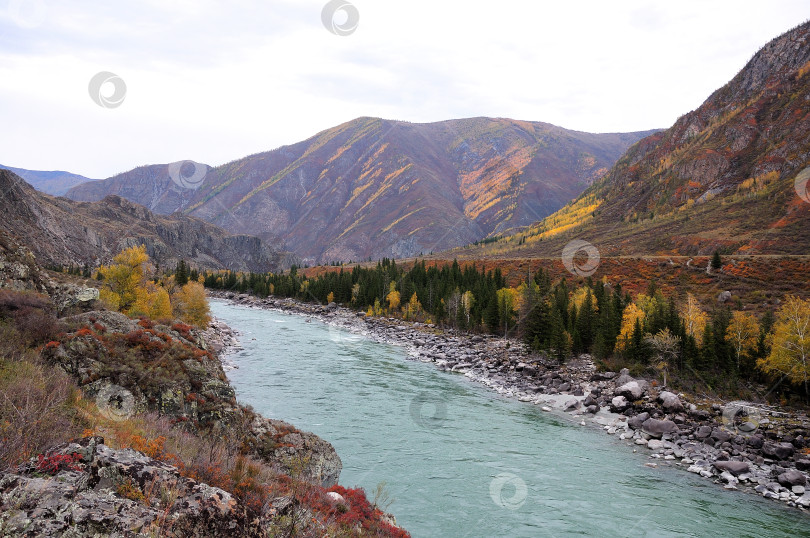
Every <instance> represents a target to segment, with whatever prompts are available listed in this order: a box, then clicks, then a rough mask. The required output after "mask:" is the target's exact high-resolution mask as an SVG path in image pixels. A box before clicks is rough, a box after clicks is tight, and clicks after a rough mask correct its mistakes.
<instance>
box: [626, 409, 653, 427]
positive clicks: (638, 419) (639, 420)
mask: <svg viewBox="0 0 810 538" xmlns="http://www.w3.org/2000/svg"><path fill="white" fill-rule="evenodd" d="M648 418H650V414H649V413H647V412H644V413H639V414H638V415H636V416H634V417H630V418H629V419H628V420H627V425H628V426H630V427H631V428H633V429H634V430H640V429H641V425H642V424H644V421H645V420H647V419H648Z"/></svg>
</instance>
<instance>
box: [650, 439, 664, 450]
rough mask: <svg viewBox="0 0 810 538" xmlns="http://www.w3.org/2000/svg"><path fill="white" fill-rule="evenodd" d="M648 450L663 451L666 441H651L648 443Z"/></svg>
mask: <svg viewBox="0 0 810 538" xmlns="http://www.w3.org/2000/svg"><path fill="white" fill-rule="evenodd" d="M647 448H649V449H650V450H661V449H662V448H664V441H660V440H658V439H650V440H649V441H647Z"/></svg>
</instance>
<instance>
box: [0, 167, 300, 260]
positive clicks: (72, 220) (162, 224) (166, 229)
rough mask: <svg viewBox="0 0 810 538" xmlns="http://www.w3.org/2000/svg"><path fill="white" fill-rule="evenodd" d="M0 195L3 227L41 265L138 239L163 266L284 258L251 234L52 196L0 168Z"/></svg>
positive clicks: (104, 256) (125, 204) (91, 255)
mask: <svg viewBox="0 0 810 538" xmlns="http://www.w3.org/2000/svg"><path fill="white" fill-rule="evenodd" d="M0 193H2V196H0V213H2V214H3V222H4V224H3V229H4V230H5V231H7V232H9V233H10V234H12V235H13V236H16V237H17V238H18V239H19V240H20V241H21V242H22V243H23V244H25V245H26V246H28V247H29V248H30V249H31V250H32V251H33V253H34V254H35V255H36V257H37V259H38V261H39V262H40V263H43V264H53V265H68V264H90V265H91V266H94V265H98V264H99V263H106V262H109V260H110V259H111V258H112V257H113V256H114V255H115V254H116V253H118V252H119V251H120V250H122V249H123V248H126V247H130V246H133V245H139V244H145V245H146V247H147V252H148V253H149V255H150V256H151V257H152V259H153V260H154V261H155V262H156V263H157V264H159V265H162V266H164V267H165V266H174V265H175V264H176V263H177V262H178V261H179V260H180V259H185V260H186V261H188V262H190V263H192V264H193V265H196V266H197V267H199V268H206V269H222V268H229V269H233V270H251V271H269V270H275V269H278V268H279V266H281V265H284V264H285V262H287V261H288V260H287V259H286V258H285V255H284V253H281V252H278V251H275V250H272V249H271V248H270V247H268V246H267V245H266V244H265V243H264V242H262V241H261V240H260V239H259V238H257V237H253V236H247V235H231V234H229V233H227V232H225V231H224V230H222V229H220V228H218V227H216V226H214V225H212V224H209V223H207V222H205V221H202V220H200V219H197V218H193V217H188V216H185V215H171V216H162V215H156V214H154V213H152V212H151V211H149V210H148V209H146V208H144V207H143V206H140V205H137V204H134V203H132V202H129V201H127V200H124V199H123V198H121V197H119V196H108V197H106V198H104V199H103V200H101V201H99V202H74V201H72V200H68V199H66V198H56V197H53V196H50V195H48V194H44V193H40V192H38V191H36V190H35V189H34V188H33V187H31V185H29V184H28V183H26V182H25V181H23V179H22V178H20V177H19V176H17V175H16V174H14V173H13V172H10V171H8V170H0Z"/></svg>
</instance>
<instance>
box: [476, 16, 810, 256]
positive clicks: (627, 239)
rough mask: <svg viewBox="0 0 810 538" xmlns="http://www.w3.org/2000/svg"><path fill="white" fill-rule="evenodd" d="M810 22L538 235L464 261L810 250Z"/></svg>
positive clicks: (637, 149)
mask: <svg viewBox="0 0 810 538" xmlns="http://www.w3.org/2000/svg"><path fill="white" fill-rule="evenodd" d="M808 133H810V22H808V23H804V24H802V25H800V26H798V27H796V28H794V29H793V30H791V31H789V32H787V33H785V34H784V35H782V36H780V37H778V38H777V39H775V40H773V41H771V42H770V43H768V44H767V45H765V46H764V47H763V48H762V49H761V50H760V51H759V52H758V53H757V54H756V55H755V56H754V57H753V58H752V59H751V60H750V61H749V62H748V64H747V65H746V66H745V67H744V68H743V69H742V70H741V71H740V72H739V73H738V74H737V76H735V77H734V79H733V80H731V81H730V82H729V83H728V84H726V85H725V86H723V87H722V88H720V89H719V90H717V91H716V92H714V93H713V94H712V95H711V96H710V97H709V98H708V99H707V100H706V101H705V102H704V103H703V104H702V105H701V106H700V107H699V108H698V109H697V110H695V111H692V112H690V113H688V114H686V115H684V116H682V117H681V118H679V119H678V121H677V122H676V123H675V125H673V126H672V127H671V128H670V129H668V130H666V131H664V132H661V133H657V134H654V135H652V136H650V137H648V138H646V139H644V140H642V141H640V142H639V143H637V144H635V145H634V146H633V147H631V148H630V149H629V150H628V151H627V153H626V154H625V155H624V156H623V157H622V158H621V159H619V161H618V162H617V163H616V165H615V166H614V167H613V168H612V169H611V170H610V172H609V173H608V174H606V175H605V177H604V178H603V179H601V180H600V181H598V182H597V183H595V184H594V185H593V186H591V187H590V188H589V189H587V190H586V191H585V192H584V193H583V194H582V195H581V196H580V197H579V198H578V199H577V200H575V201H574V202H572V203H571V204H569V205H568V206H566V207H565V208H563V209H562V210H560V211H559V212H558V213H556V214H554V215H552V216H550V217H548V218H547V219H545V220H544V221H543V222H542V223H540V224H539V225H537V226H535V227H533V228H532V229H531V230H528V231H527V232H526V233H522V234H518V235H516V236H513V237H510V238H507V239H505V240H503V241H500V242H498V243H496V244H492V245H487V246H486V248H483V249H467V251H465V252H464V254H463V255H464V256H470V257H476V256H487V255H497V256H515V257H525V256H559V255H560V252H561V250H562V247H563V246H564V245H565V244H566V243H567V242H568V241H570V240H572V239H575V238H576V239H583V240H587V241H589V242H591V243H593V244H594V245H595V246H597V247H598V248H599V250H600V252H601V253H602V255H610V254H619V255H620V254H706V253H711V252H713V251H714V250H716V249H720V250H722V251H724V252H728V253H738V254H806V253H807V252H810V233H808V232H810V196H808V194H807V177H808V176H809V175H810V169H807V167H808V165H810V136H809V135H808Z"/></svg>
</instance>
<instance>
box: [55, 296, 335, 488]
mask: <svg viewBox="0 0 810 538" xmlns="http://www.w3.org/2000/svg"><path fill="white" fill-rule="evenodd" d="M66 320H67V321H69V322H71V323H74V324H76V325H77V326H78V327H80V329H79V330H78V331H77V332H75V333H73V334H71V335H68V337H66V338H65V339H64V341H63V342H62V343H61V344H60V345H59V346H55V347H49V348H45V349H43V351H42V357H43V359H45V360H46V361H48V362H50V363H52V364H57V365H59V366H60V367H62V369H64V370H65V371H66V372H67V373H68V374H70V375H71V376H72V377H73V378H74V379H76V381H77V382H78V384H79V386H80V387H81V388H82V390H83V392H84V393H85V395H86V396H87V397H88V398H90V399H92V400H93V401H94V402H95V403H96V405H97V406H98V408H99V409H100V410H101V412H102V413H104V414H106V415H107V416H109V417H111V418H114V419H123V418H129V417H131V416H133V415H134V414H138V413H143V412H154V413H158V414H159V415H162V416H166V417H170V418H172V419H173V420H175V421H177V422H181V423H182V424H183V425H184V427H185V428H187V429H189V430H191V431H195V432H199V433H201V434H209V433H214V434H216V435H218V436H221V435H227V436H228V437H230V438H231V440H232V441H233V442H236V443H237V444H238V443H241V442H244V443H245V444H246V446H248V447H250V448H252V451H253V453H254V454H255V455H256V456H258V457H260V458H261V459H263V460H264V461H266V462H267V463H270V464H271V465H273V466H275V467H276V468H277V469H278V470H279V471H280V472H285V473H288V474H289V473H291V472H293V471H295V472H296V473H298V474H300V476H301V478H302V479H305V480H308V481H311V482H313V483H317V484H321V485H323V486H325V487H329V486H332V485H335V484H337V481H338V478H339V476H340V471H341V469H342V463H341V461H340V457H339V456H338V455H337V453H336V452H335V449H334V447H333V446H332V445H331V444H329V443H328V442H326V441H324V440H323V439H321V438H319V437H318V436H316V435H314V434H312V433H308V432H302V431H299V430H298V429H296V428H295V427H294V426H292V425H291V424H288V423H286V422H283V421H280V420H269V419H265V418H263V417H261V416H260V415H257V414H255V413H253V412H252V411H249V410H247V409H245V408H244V407H242V406H240V405H239V404H238V403H237V402H236V398H235V394H234V390H233V387H231V385H230V383H229V382H228V379H227V377H226V376H225V372H224V371H223V369H222V364H221V363H220V362H219V360H218V359H217V358H216V356H215V355H213V354H212V353H210V352H208V351H206V350H205V348H206V346H207V343H206V342H205V340H204V339H203V338H202V334H201V333H200V332H198V331H196V330H193V329H190V328H188V327H186V326H182V325H173V326H172V327H168V326H163V325H159V324H150V323H144V322H136V321H135V320H132V319H130V318H128V317H127V316H125V315H123V314H119V313H117V312H108V311H91V312H86V313H83V314H78V315H75V316H71V317H69V318H66ZM121 357H127V358H128V361H126V362H122V361H121V360H120V359H121ZM157 359H159V360H157ZM167 362H168V363H170V364H172V365H173V368H172V370H171V371H168V372H167V370H166V368H165V367H160V368H158V367H157V366H156V365H160V364H165V363H167ZM237 435H239V436H241V438H237V437H236V436H237Z"/></svg>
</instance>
